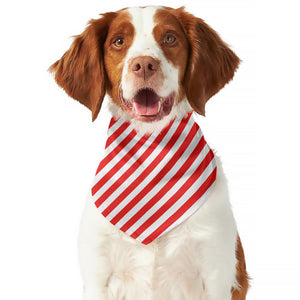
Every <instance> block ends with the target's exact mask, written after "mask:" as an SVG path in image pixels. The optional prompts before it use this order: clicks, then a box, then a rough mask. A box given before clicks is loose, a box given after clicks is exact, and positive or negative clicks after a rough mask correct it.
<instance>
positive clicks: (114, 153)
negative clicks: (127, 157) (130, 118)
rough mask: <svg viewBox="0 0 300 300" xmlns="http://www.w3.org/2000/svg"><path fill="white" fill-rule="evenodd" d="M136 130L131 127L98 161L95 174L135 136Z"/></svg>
mask: <svg viewBox="0 0 300 300" xmlns="http://www.w3.org/2000/svg"><path fill="white" fill-rule="evenodd" d="M136 134H137V132H136V131H135V130H134V129H133V130H132V131H131V132H130V133H129V134H128V135H127V136H126V137H125V138H124V139H123V140H122V141H121V142H120V143H119V144H117V146H116V147H115V148H114V149H113V150H111V151H110V152H109V153H108V154H107V155H106V156H105V157H104V158H103V159H102V160H101V162H100V164H99V166H98V169H97V172H96V175H97V174H98V173H99V172H100V170H102V169H103V168H104V167H105V166H106V165H107V164H108V163H109V162H110V161H111V160H112V159H113V158H114V157H115V156H116V155H118V154H119V153H120V152H121V151H122V149H123V148H124V147H126V145H127V144H129V142H130V141H131V140H132V139H133V138H134V137H135V136H136Z"/></svg>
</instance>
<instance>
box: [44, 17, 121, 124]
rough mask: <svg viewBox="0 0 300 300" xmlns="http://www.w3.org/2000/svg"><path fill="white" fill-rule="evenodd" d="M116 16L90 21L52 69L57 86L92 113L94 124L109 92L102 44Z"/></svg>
mask: <svg viewBox="0 0 300 300" xmlns="http://www.w3.org/2000/svg"><path fill="white" fill-rule="evenodd" d="M116 16H117V13H106V14H103V15H102V18H101V19H98V20H92V21H90V23H89V25H88V27H87V28H86V29H85V31H84V32H83V33H82V34H80V35H78V36H76V37H75V39H74V41H73V43H72V45H71V47H70V49H69V50H68V51H67V52H66V53H65V54H64V55H63V56H62V58H61V59H60V60H58V61H57V62H55V63H54V64H53V65H52V66H51V67H50V68H49V70H50V72H53V73H55V80H56V82H57V84H58V85H59V86H61V87H62V88H63V89H64V90H65V91H66V92H67V94H68V95H69V96H71V97H72V98H74V99H76V100H78V101H79V102H80V103H82V104H83V105H85V106H86V107H88V108H89V109H90V110H91V111H92V119H93V121H94V120H95V119H96V118H97V115H98V113H99V111H100V108H101V104H102V101H103V98H104V96H105V92H106V73H105V68H104V62H103V44H104V41H105V39H106V35H107V32H108V29H109V25H110V23H111V22H112V20H113V19H114V18H116Z"/></svg>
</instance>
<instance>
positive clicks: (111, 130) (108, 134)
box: [107, 118, 124, 138]
mask: <svg viewBox="0 0 300 300" xmlns="http://www.w3.org/2000/svg"><path fill="white" fill-rule="evenodd" d="M123 123H124V121H122V120H121V119H120V118H119V119H118V120H117V121H116V122H115V124H113V125H112V126H111V127H110V128H108V130H107V138H109V137H110V136H111V134H112V133H114V132H115V131H116V130H117V129H118V128H119V127H120V126H121V125H122V124H123Z"/></svg>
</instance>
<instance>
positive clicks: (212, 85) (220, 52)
mask: <svg viewBox="0 0 300 300" xmlns="http://www.w3.org/2000/svg"><path fill="white" fill-rule="evenodd" d="M165 10H166V11H168V12H170V13H171V14H172V15H173V16H174V17H176V19H177V20H178V22H179V23H180V25H181V28H182V29H183V30H184V33H185V36H186V37H187V40H188V44H189V52H188V63H187V68H186V72H185V76H184V81H183V86H184V89H185V94H186V97H187V99H188V101H189V103H190V105H191V106H192V107H193V109H194V110H195V111H196V112H198V113H199V114H202V115H205V104H206V102H207V101H208V100H209V99H210V98H211V97H212V96H213V95H214V94H216V93H217V92H218V91H219V90H220V89H221V88H223V87H224V85H225V84H226V83H228V82H229V81H230V80H231V79H232V78H233V76H234V72H235V70H236V69H237V67H238V65H239V62H240V60H239V58H238V57H237V56H236V55H235V53H234V52H233V51H232V50H231V49H230V48H229V47H228V45H227V44H226V43H225V42H224V41H223V40H222V39H221V38H220V36H219V35H218V34H217V33H216V31H215V30H213V29H212V28H211V27H210V26H208V25H207V24H206V23H205V22H204V21H203V20H202V19H200V18H197V17H195V16H193V15H192V14H190V13H187V12H185V11H184V7H181V8H178V9H172V8H165Z"/></svg>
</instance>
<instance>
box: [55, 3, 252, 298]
mask: <svg viewBox="0 0 300 300" xmlns="http://www.w3.org/2000/svg"><path fill="white" fill-rule="evenodd" d="M238 64H239V58H238V57H237V56H236V55H235V54H234V53H233V52H232V51H231V50H230V49H229V47H228V46H227V45H226V44H225V43H224V42H223V41H222V40H221V39H220V37H219V36H218V34H217V33H216V32H215V31H214V30H213V29H212V28H210V27H209V26H208V25H207V24H206V23H205V22H204V21H203V20H202V19H199V18H196V17H194V16H193V15H191V14H189V13H187V12H185V11H184V9H183V8H179V9H172V8H167V7H153V6H149V7H135V8H127V9H123V10H120V11H117V12H110V13H105V14H103V15H102V17H101V18H100V19H97V20H92V21H91V22H90V23H89V25H88V27H87V28H86V29H85V31H84V32H83V33H82V34H81V35H79V36H77V37H75V40H74V42H73V44H72V45H71V47H70V49H69V50H68V51H67V52H66V53H65V54H64V55H63V57H62V58H61V59H60V60H58V61H57V62H56V63H54V64H53V65H52V66H51V67H50V71H52V72H53V73H55V79H56V81H57V83H58V84H59V85H60V86H61V87H63V88H64V90H65V91H66V92H67V93H68V94H69V95H70V96H71V97H72V98H74V99H76V100H78V101H79V102H80V103H82V104H83V105H85V106H87V107H88V108H89V109H90V110H91V111H92V118H93V120H95V119H96V118H97V115H98V113H99V111H100V108H101V104H102V101H103V98H104V96H105V95H106V94H107V95H108V96H109V100H110V101H109V108H110V111H111V112H112V114H113V115H114V116H118V117H120V118H123V119H125V120H127V121H130V122H131V123H132V125H133V126H134V127H135V128H136V130H137V131H139V132H142V133H146V132H158V131H160V130H161V129H163V128H164V127H165V126H166V125H167V124H168V123H169V122H170V120H172V119H174V118H178V117H183V116H184V115H186V114H187V113H188V112H190V111H192V110H194V111H196V112H197V113H199V114H202V115H204V109H205V103H206V101H207V100H208V99H209V98H210V97H212V96H213V95H214V94H215V93H217V92H218V91H219V90H220V89H221V88H222V87H223V86H224V85H225V84H226V83H227V82H228V81H230V80H231V79H232V77H233V76H234V72H235V70H236V69H237V67H238ZM146 98H147V101H146V100H145V99H146ZM217 166H218V173H217V179H216V184H215V186H214V189H213V191H212V192H211V194H210V195H209V198H208V200H207V201H206V202H205V204H204V205H203V207H201V209H199V210H198V211H197V212H196V213H195V214H193V215H192V216H191V217H190V218H189V219H188V220H187V221H185V222H184V223H182V224H180V225H179V226H177V227H176V228H174V229H173V230H171V231H170V232H168V233H167V234H165V235H163V236H162V237H160V238H158V239H156V240H155V241H153V242H152V243H150V244H149V245H143V244H141V243H140V242H138V241H136V240H134V239H132V238H131V237H129V236H127V235H126V234H124V233H123V232H121V231H120V230H118V229H117V228H116V227H114V226H113V225H111V223H110V222H108V221H107V220H106V219H105V218H104V217H103V216H102V215H101V214H100V213H99V212H98V211H97V209H96V207H95V205H94V203H93V201H92V200H91V197H89V199H88V202H87V205H86V209H85V212H84V215H83V219H82V224H81V230H80V240H79V241H80V242H79V247H80V263H81V268H82V274H83V279H84V299H85V300H101V299H120V300H121V299H127V300H134V299H143V300H146V299H149V300H150V299H156V300H158V299H172V300H176V299H178V300H179V299H189V300H192V299H195V300H196V299H197V300H199V299H202V300H230V299H234V300H242V299H245V298H246V293H247V289H248V277H247V273H246V267H245V260H244V254H243V249H242V245H241V242H240V239H239V235H238V233H237V228H236V224H235V221H234V217H233V214H232V211H231V208H230V204H229V199H228V192H227V185H226V179H225V176H224V174H223V171H222V166H221V164H220V161H219V159H218V158H217Z"/></svg>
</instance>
